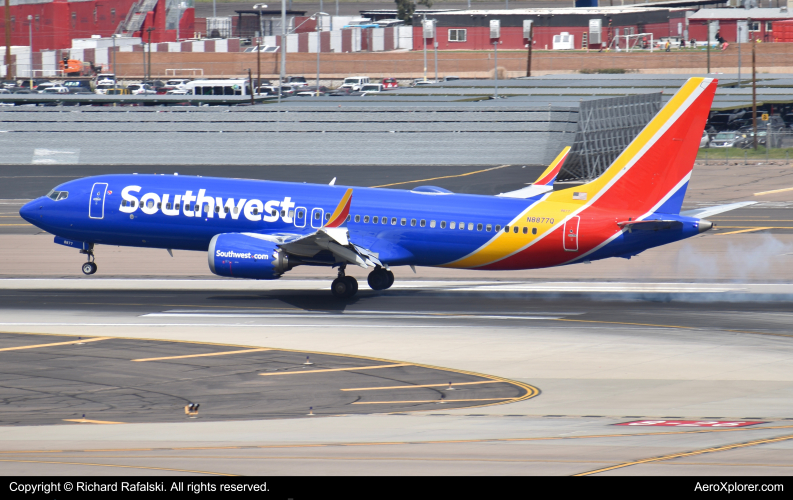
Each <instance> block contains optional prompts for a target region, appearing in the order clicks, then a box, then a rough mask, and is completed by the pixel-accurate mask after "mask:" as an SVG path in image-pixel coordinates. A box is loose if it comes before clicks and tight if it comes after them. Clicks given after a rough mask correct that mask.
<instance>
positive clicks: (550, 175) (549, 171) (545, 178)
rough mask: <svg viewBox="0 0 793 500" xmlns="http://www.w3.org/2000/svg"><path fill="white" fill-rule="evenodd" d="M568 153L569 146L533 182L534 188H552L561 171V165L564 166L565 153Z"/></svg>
mask: <svg viewBox="0 0 793 500" xmlns="http://www.w3.org/2000/svg"><path fill="white" fill-rule="evenodd" d="M569 152H570V146H567V147H566V148H564V149H563V150H562V152H561V153H559V156H557V157H556V159H555V160H554V161H552V162H551V164H550V165H548V168H546V169H545V172H543V173H542V174H541V175H540V177H538V178H537V180H536V181H535V182H534V185H535V186H553V181H555V180H556V176H557V175H559V171H560V170H561V169H562V165H563V164H564V160H565V159H566V158H567V153H569Z"/></svg>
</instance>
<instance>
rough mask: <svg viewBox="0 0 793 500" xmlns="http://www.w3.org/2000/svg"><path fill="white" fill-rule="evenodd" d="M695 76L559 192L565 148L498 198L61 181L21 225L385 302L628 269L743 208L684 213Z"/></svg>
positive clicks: (263, 184) (257, 185)
mask: <svg viewBox="0 0 793 500" xmlns="http://www.w3.org/2000/svg"><path fill="white" fill-rule="evenodd" d="M717 84H718V81H717V80H716V79H713V78H691V79H689V80H688V81H687V82H686V83H685V84H684V85H683V86H682V87H681V88H680V90H679V91H678V92H677V93H676V94H675V95H674V96H673V97H672V99H671V100H670V101H669V102H668V103H667V104H666V105H665V106H664V107H663V108H662V109H661V110H660V111H659V112H658V114H657V115H656V116H655V117H654V118H653V119H652V120H651V121H650V123H648V124H647V126H646V127H645V128H644V129H643V130H642V132H640V133H639V135H638V136H637V137H636V138H635V139H634V140H633V141H632V142H631V143H630V145H628V147H627V148H626V149H625V150H624V151H623V152H622V153H621V154H620V155H619V156H618V157H617V159H616V160H615V161H614V162H613V163H612V165H611V166H609V167H608V169H606V170H605V171H604V173H603V174H602V175H600V176H599V177H598V178H596V179H594V180H592V181H590V182H587V183H585V184H582V185H579V186H576V187H572V188H569V189H557V190H554V189H553V181H554V179H555V178H556V175H557V174H558V172H559V169H560V168H561V166H562V164H563V162H564V160H565V158H566V156H567V154H568V152H569V148H567V149H565V150H564V151H562V153H561V154H560V155H559V156H558V157H557V158H556V160H554V162H553V163H552V164H551V165H550V166H549V167H548V169H547V170H546V171H545V172H543V174H542V175H541V176H540V179H538V182H536V183H534V184H533V185H531V186H528V187H525V188H522V189H519V190H517V191H513V192H510V193H501V194H500V195H498V196H482V195H469V194H455V193H452V192H450V191H448V190H446V189H443V188H439V187H435V186H421V187H417V188H415V189H412V190H410V191H406V190H395V189H375V188H362V187H350V186H338V185H335V179H334V181H331V184H329V185H324V184H323V185H318V184H304V183H290V182H270V181H258V180H244V179H225V178H212V177H197V176H183V175H182V176H180V175H177V174H174V175H137V174H131V175H100V176H95V177H88V178H83V179H78V180H73V181H69V182H66V183H64V184H62V185H60V186H58V187H56V188H55V189H53V190H52V191H51V192H50V193H49V194H48V195H46V196H42V197H41V198H38V199H36V200H33V201H31V202H29V203H27V204H26V205H25V206H23V207H22V209H21V210H20V215H21V216H22V217H23V218H24V219H25V220H27V221H28V222H30V223H31V224H33V225H35V226H38V227H39V228H41V229H43V230H45V231H47V232H49V233H52V234H53V235H55V243H58V244H62V245H66V246H69V247H73V248H76V249H78V250H79V251H80V253H82V254H85V255H86V256H87V257H86V258H87V261H86V262H85V263H84V264H83V267H82V270H83V272H84V273H85V274H89V275H90V274H93V273H95V272H96V270H97V265H96V262H95V255H94V253H95V249H96V246H97V245H119V246H130V247H149V248H162V249H167V250H168V252H169V253H171V255H172V256H173V253H172V250H174V249H178V250H192V251H201V252H207V257H208V263H209V269H210V270H211V271H212V272H213V273H214V274H216V275H219V276H224V277H233V278H249V279H267V280H269V279H277V278H279V277H281V276H282V275H283V274H284V273H286V272H287V271H289V270H290V269H292V268H294V267H296V266H301V265H309V266H326V267H330V268H337V269H338V276H337V277H336V279H334V280H333V282H332V284H331V291H332V293H333V295H335V296H336V297H339V298H349V297H352V296H353V295H355V293H356V292H357V291H358V282H357V281H356V280H355V278H353V277H351V276H347V275H346V274H345V269H346V267H347V266H348V265H357V266H360V267H362V268H365V269H371V272H370V273H369V275H368V279H367V281H368V284H369V286H370V288H372V289H373V290H385V289H388V288H389V287H391V285H392V284H393V283H394V274H393V272H392V271H391V267H392V266H405V265H407V266H411V268H412V269H413V270H414V272H415V266H435V267H445V268H459V269H479V270H518V269H536V268H543V267H551V266H561V265H568V264H574V263H584V262H591V261H594V260H599V259H605V258H610V257H623V258H626V259H630V258H631V257H632V256H635V255H638V254H639V253H641V252H644V251H646V250H648V249H650V248H653V247H657V246H660V245H665V244H668V243H672V242H675V241H678V240H682V239H685V238H689V237H692V236H695V235H697V234H700V233H702V232H704V231H707V230H709V229H711V228H712V227H713V223H711V222H710V221H708V220H706V219H705V217H710V216H712V215H715V214H717V213H721V212H725V211H728V210H733V209H736V208H740V207H743V206H747V205H749V204H751V203H753V202H739V203H731V204H728V205H720V206H716V207H708V208H703V209H698V210H691V211H684V212H681V207H682V203H683V198H684V196H685V193H686V188H687V186H688V182H689V180H690V178H691V173H692V170H693V165H694V160H695V158H696V155H697V151H698V148H699V143H700V139H701V136H702V131H703V129H704V127H705V122H706V120H707V118H708V114H709V111H710V108H711V103H712V101H713V96H714V94H715V92H716V87H717Z"/></svg>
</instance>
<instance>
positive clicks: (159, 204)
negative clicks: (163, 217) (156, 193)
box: [157, 202, 162, 210]
mask: <svg viewBox="0 0 793 500" xmlns="http://www.w3.org/2000/svg"><path fill="white" fill-rule="evenodd" d="M160 208H162V202H160V203H157V209H158V210H159V209H160Z"/></svg>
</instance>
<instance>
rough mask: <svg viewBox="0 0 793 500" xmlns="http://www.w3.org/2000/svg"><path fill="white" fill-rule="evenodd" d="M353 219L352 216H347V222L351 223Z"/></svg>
mask: <svg viewBox="0 0 793 500" xmlns="http://www.w3.org/2000/svg"><path fill="white" fill-rule="evenodd" d="M318 218H319V217H318ZM351 219H352V215H348V216H347V222H350V220H351Z"/></svg>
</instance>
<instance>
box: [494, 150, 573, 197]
mask: <svg viewBox="0 0 793 500" xmlns="http://www.w3.org/2000/svg"><path fill="white" fill-rule="evenodd" d="M569 152H570V146H567V147H566V148H564V149H563V150H562V152H561V153H559V156H557V157H556V159H555V160H554V161H552V162H551V164H550V165H548V168H546V169H545V171H544V172H543V173H542V174H540V176H539V177H538V178H537V180H536V181H535V182H534V184H532V185H531V186H526V187H525V188H521V189H518V190H517V191H510V192H508V193H501V194H499V195H497V196H500V197H502V198H522V199H526V198H531V197H532V196H537V195H538V194H543V193H547V192H548V191H553V182H554V181H555V180H556V176H558V175H559V171H560V170H561V169H562V165H563V164H564V160H565V159H566V158H567V153H569Z"/></svg>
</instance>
